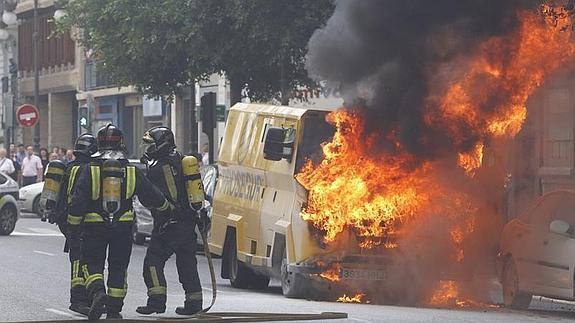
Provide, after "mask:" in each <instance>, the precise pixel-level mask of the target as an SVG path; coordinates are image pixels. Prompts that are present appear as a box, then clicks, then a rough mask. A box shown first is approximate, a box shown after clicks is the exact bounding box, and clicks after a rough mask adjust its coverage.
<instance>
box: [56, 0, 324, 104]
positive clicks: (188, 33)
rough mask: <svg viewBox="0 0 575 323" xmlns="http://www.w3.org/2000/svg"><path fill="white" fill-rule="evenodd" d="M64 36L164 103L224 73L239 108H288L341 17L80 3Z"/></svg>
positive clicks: (303, 2)
mask: <svg viewBox="0 0 575 323" xmlns="http://www.w3.org/2000/svg"><path fill="white" fill-rule="evenodd" d="M66 9H67V11H68V15H67V16H66V18H65V19H63V20H62V21H61V22H60V26H61V27H62V28H69V27H70V26H73V25H74V26H77V27H79V29H80V30H82V32H81V35H80V39H81V42H82V43H83V44H84V46H86V47H87V48H91V49H93V50H94V52H95V53H96V54H97V55H98V57H100V58H101V59H103V61H104V62H105V63H106V69H107V71H108V73H110V75H111V77H112V78H113V79H114V80H115V81H117V82H118V84H119V85H135V86H137V87H138V88H139V89H140V90H141V91H142V92H144V93H146V94H149V95H153V96H157V95H166V94H168V95H169V94H173V93H174V92H175V91H177V89H178V88H179V87H181V86H184V85H189V84H191V83H192V82H193V81H194V80H197V79H201V78H203V77H206V76H208V75H210V74H212V73H218V72H223V73H225V74H226V76H227V77H228V79H229V80H230V83H231V90H232V94H231V95H232V102H237V101H239V100H240V99H241V94H240V93H241V91H242V89H243V88H246V89H247V93H248V96H249V97H250V98H252V99H254V100H270V99H278V100H281V101H282V102H283V103H287V100H288V98H289V93H290V92H291V91H292V90H293V89H294V88H296V87H298V86H300V85H307V86H313V85H314V83H313V82H312V81H311V80H310V79H309V78H308V76H307V72H306V71H305V62H304V60H305V53H306V46H307V42H308V40H309V38H310V37H311V35H312V33H313V32H314V31H315V30H316V29H318V28H319V27H321V26H323V24H324V23H325V22H326V21H327V19H328V18H329V17H330V16H331V14H332V12H333V3H332V1H331V0H274V1H268V0H139V1H132V0H97V1H94V0H74V1H70V2H68V4H67V6H66Z"/></svg>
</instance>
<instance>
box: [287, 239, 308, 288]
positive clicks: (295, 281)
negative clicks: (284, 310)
mask: <svg viewBox="0 0 575 323" xmlns="http://www.w3.org/2000/svg"><path fill="white" fill-rule="evenodd" d="M281 280H282V293H283V295H284V296H285V297H289V298H303V297H305V296H307V285H308V283H309V281H308V279H306V278H305V277H303V276H301V275H299V274H297V273H295V272H292V271H290V270H289V268H288V262H287V256H286V252H285V250H284V257H283V259H282V266H281Z"/></svg>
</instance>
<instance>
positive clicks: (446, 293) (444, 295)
mask: <svg viewBox="0 0 575 323" xmlns="http://www.w3.org/2000/svg"><path fill="white" fill-rule="evenodd" d="M429 305H431V306H437V307H494V308H495V307H498V306H497V305H492V304H485V303H482V302H478V301H474V300H471V299H463V298H462V297H461V295H460V287H459V285H458V284H457V282H455V281H453V280H448V281H443V280H442V281H440V282H439V284H438V286H437V289H436V290H435V292H434V293H433V295H432V296H431V298H430V300H429Z"/></svg>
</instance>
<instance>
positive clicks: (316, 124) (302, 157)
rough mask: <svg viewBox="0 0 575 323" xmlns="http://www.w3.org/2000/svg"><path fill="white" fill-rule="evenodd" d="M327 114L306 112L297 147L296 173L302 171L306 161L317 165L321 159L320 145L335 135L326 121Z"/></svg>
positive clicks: (333, 129)
mask: <svg viewBox="0 0 575 323" xmlns="http://www.w3.org/2000/svg"><path fill="white" fill-rule="evenodd" d="M326 115H327V112H308V113H306V115H305V118H304V120H303V135H302V137H301V141H300V143H299V145H298V152H297V161H296V171H299V170H301V169H302V167H303V166H304V165H305V163H306V161H308V160H311V161H312V162H313V163H318V162H319V161H320V160H321V158H323V153H322V150H321V144H322V143H324V142H328V141H329V140H331V138H332V137H333V134H334V133H335V127H334V126H333V125H331V124H329V123H327V121H325V117H326Z"/></svg>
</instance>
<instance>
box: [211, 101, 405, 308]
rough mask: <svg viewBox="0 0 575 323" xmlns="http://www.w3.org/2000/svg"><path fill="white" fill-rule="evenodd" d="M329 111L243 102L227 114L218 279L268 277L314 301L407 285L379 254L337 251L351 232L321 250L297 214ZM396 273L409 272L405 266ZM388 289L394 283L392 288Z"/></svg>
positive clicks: (216, 215) (218, 201) (254, 281)
mask: <svg viewBox="0 0 575 323" xmlns="http://www.w3.org/2000/svg"><path fill="white" fill-rule="evenodd" d="M329 112H330V111H327V110H320V109H316V108H314V109H308V108H293V107H287V106H271V105H261V104H245V103H238V104H236V105H235V106H233V107H232V108H231V109H230V111H229V115H228V119H227V123H226V129H225V135H224V137H223V142H222V144H221V149H220V152H219V159H218V168H219V178H218V182H217V186H216V190H215V194H214V201H213V214H212V227H211V233H210V249H211V250H212V252H213V253H215V254H217V255H220V256H221V257H222V268H221V277H222V278H227V279H229V280H230V282H231V284H232V286H234V287H238V288H253V289H263V288H266V287H267V286H268V284H269V281H270V278H271V277H273V278H277V279H279V280H281V282H282V291H283V294H284V295H285V296H287V297H309V296H311V297H318V298H323V296H321V295H330V296H329V297H330V298H332V297H333V296H334V295H340V293H344V292H346V291H347V292H348V293H351V292H354V291H365V290H367V289H369V288H374V287H378V288H379V286H381V285H385V286H386V288H385V289H384V290H385V292H387V291H395V290H397V289H402V286H400V285H402V284H403V282H404V281H402V280H397V279H393V281H390V279H388V275H389V274H390V271H391V270H393V269H391V268H390V267H389V266H390V265H389V262H388V261H387V260H386V259H385V258H386V257H385V255H384V254H382V253H379V252H378V253H376V251H374V250H362V249H360V248H359V247H349V246H348V247H346V248H342V247H341V246H342V244H347V241H351V242H352V245H357V241H355V244H353V242H354V239H355V237H354V236H353V235H352V234H348V235H346V234H342V235H341V236H340V237H339V239H338V241H337V243H335V244H331V243H330V244H328V245H326V244H325V243H323V242H322V240H321V238H320V237H319V236H318V233H317V232H316V231H314V230H315V229H314V228H313V227H312V226H311V225H310V224H308V223H307V222H306V221H304V220H303V219H302V218H301V216H300V211H301V210H302V208H305V205H306V201H307V191H306V189H305V188H304V187H303V186H302V185H300V184H299V183H298V182H297V180H296V179H295V175H296V174H297V172H298V170H300V169H301V168H302V166H303V165H304V163H305V162H306V160H311V161H313V162H316V163H317V162H319V161H321V159H322V157H323V155H322V151H321V144H322V143H323V142H327V141H329V140H330V139H331V138H332V136H333V134H334V132H335V128H334V127H333V126H332V125H330V124H329V123H327V122H326V121H325V118H326V115H327V114H328V113H329ZM342 250H346V251H342ZM395 271H396V272H397V273H400V274H401V275H405V274H406V271H405V270H404V269H403V268H400V269H397V270H395ZM412 283H413V282H412ZM393 284H396V285H398V286H395V287H396V288H389V287H390V286H391V285H393ZM403 289H405V288H404V287H403ZM324 292H327V293H324ZM378 294H379V295H381V292H378ZM332 299H333V298H332Z"/></svg>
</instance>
